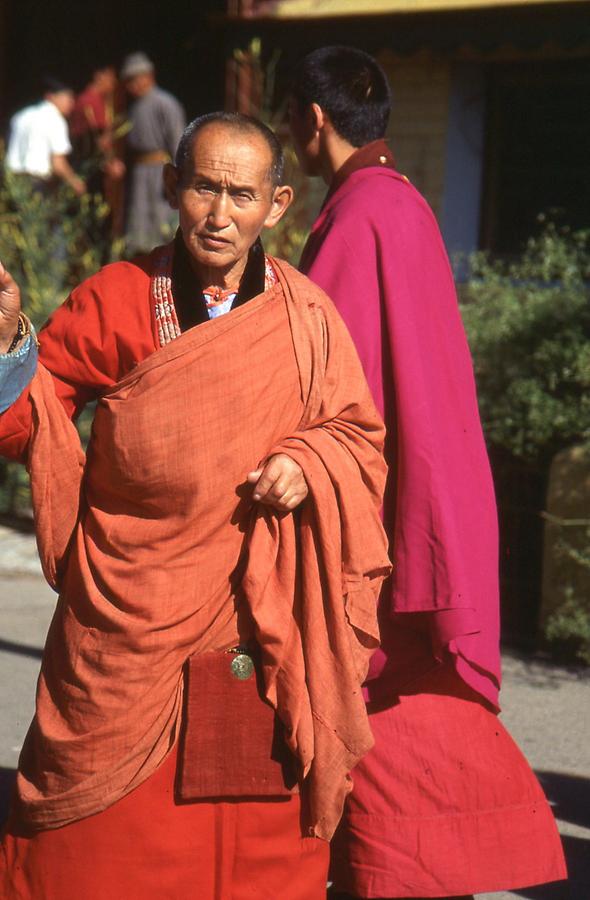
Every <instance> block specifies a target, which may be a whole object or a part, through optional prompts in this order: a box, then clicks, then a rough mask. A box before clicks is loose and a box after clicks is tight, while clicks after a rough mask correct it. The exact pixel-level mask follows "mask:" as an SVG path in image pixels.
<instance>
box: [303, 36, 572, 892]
mask: <svg viewBox="0 0 590 900" xmlns="http://www.w3.org/2000/svg"><path fill="white" fill-rule="evenodd" d="M389 112H390V93H389V87H388V84H387V79H386V76H385V74H384V73H383V71H382V70H381V69H380V67H379V66H378V64H377V63H376V62H375V60H374V59H372V57H370V56H368V55H367V54H365V53H363V52H361V51H359V50H355V49H352V48H346V47H326V48H322V49H319V50H316V51H314V52H313V53H311V54H309V55H308V56H307V57H305V59H304V60H303V61H302V62H301V63H300V64H299V66H298V68H297V69H296V71H295V73H294V77H293V79H292V83H291V89H290V113H289V119H290V127H291V133H292V136H293V141H294V145H295V149H296V152H297V156H298V158H299V162H300V164H301V166H302V168H303V170H304V172H305V173H306V174H308V175H311V176H318V175H319V176H322V177H323V178H324V180H325V182H326V183H327V184H328V185H329V189H328V193H327V196H326V198H325V201H324V204H323V206H322V209H321V211H320V213H319V215H318V217H317V219H316V221H315V223H314V225H313V228H312V231H311V234H310V236H309V239H308V242H307V244H306V246H305V249H304V252H303V256H302V260H301V269H302V271H304V272H305V273H306V274H307V275H309V277H311V278H312V280H314V281H316V282H317V284H319V285H320V286H321V287H322V288H323V289H324V290H326V292H327V293H328V294H329V295H330V296H331V297H332V299H333V301H334V302H335V304H336V307H337V308H338V310H339V312H340V314H341V315H342V317H343V318H344V320H345V322H346V324H347V325H348V328H349V329H350V331H351V334H352V337H353V339H354V342H355V344H356V348H357V351H358V353H359V356H360V359H361V362H362V364H363V367H364V370H365V374H366V376H367V379H368V382H369V385H370V387H371V389H372V393H373V397H374V399H375V401H376V405H377V407H378V409H379V411H380V412H381V413H382V415H383V417H384V419H385V423H386V426H387V432H388V437H387V441H386V457H387V460H388V463H389V466H390V475H389V482H388V486H387V490H386V495H385V503H384V510H383V516H384V522H385V525H386V531H387V533H388V537H389V541H390V548H391V554H390V555H391V557H392V560H393V563H394V569H393V576H392V577H391V578H390V579H389V581H388V582H386V584H385V586H384V589H383V591H382V594H381V601H380V629H381V648H380V649H379V650H378V651H377V652H376V653H375V655H374V656H373V659H372V663H371V667H370V671H369V677H368V680H367V682H366V684H365V687H364V690H365V695H366V700H367V703H368V707H369V711H370V714H371V715H370V719H371V724H372V729H373V734H374V737H375V747H374V748H373V750H372V751H371V752H370V753H369V754H368V755H367V756H366V757H365V758H364V760H363V761H362V762H361V763H360V764H359V765H358V766H357V768H356V769H355V771H354V773H353V776H354V785H355V786H354V791H353V794H352V795H351V796H350V798H349V802H348V804H347V807H346V811H345V817H344V819H343V822H342V825H341V827H340V829H339V832H338V833H337V836H336V838H335V840H334V842H333V847H332V874H331V877H332V880H333V888H332V890H333V892H334V896H335V897H338V898H345V897H351V896H352V897H363V898H374V897H379V898H385V897H388V898H391V897H395V898H400V897H408V898H409V897H412V898H416V897H439V898H441V897H445V898H447V897H459V896H462V897H465V896H467V895H471V894H472V893H479V892H483V891H498V890H505V889H509V888H515V887H522V886H525V885H532V884H539V883H544V882H548V881H554V880H560V879H563V878H565V877H566V870H565V863H564V860H563V853H562V849H561V843H560V840H559V835H558V833H557V829H556V826H555V822H554V819H553V816H552V813H551V810H550V808H549V806H548V804H547V801H546V799H545V797H544V795H543V792H542V790H541V788H540V786H539V784H538V782H537V780H536V778H535V776H534V774H533V773H532V771H531V769H530V767H529V765H528V763H527V762H526V760H525V759H524V757H523V756H522V754H521V752H520V751H519V749H518V748H517V747H516V745H515V744H514V742H513V741H512V739H511V738H510V736H509V735H508V733H507V732H506V730H505V729H504V727H503V726H502V724H501V723H500V721H499V719H498V717H497V713H498V711H499V705H498V692H499V688H500V656H499V602H498V530H497V517H496V507H495V500H494V490H493V483H492V478H491V473H490V467H489V463H488V458H487V453H486V447H485V443H484V438H483V434H482V429H481V425H480V421H479V414H478V407H477V397H476V390H475V383H474V377H473V369H472V363H471V358H470V354H469V349H468V346H467V341H466V338H465V333H464V330H463V326H462V323H461V318H460V314H459V309H458V305H457V299H456V294H455V289H454V284H453V278H452V273H451V269H450V266H449V262H448V259H447V255H446V252H445V248H444V245H443V241H442V238H441V235H440V233H439V230H438V227H437V224H436V220H435V218H434V215H433V213H432V211H431V210H430V208H429V206H428V204H427V203H426V202H425V200H424V198H423V197H421V195H420V194H419V193H418V191H417V190H416V189H415V188H414V187H413V186H412V185H411V184H410V183H409V181H408V179H407V178H406V177H405V176H404V175H402V174H400V173H399V172H397V171H396V169H395V166H394V160H393V157H392V154H391V152H390V150H389V148H388V146H387V144H386V143H385V141H384V139H383V138H384V135H385V132H386V127H387V122H388V118H389Z"/></svg>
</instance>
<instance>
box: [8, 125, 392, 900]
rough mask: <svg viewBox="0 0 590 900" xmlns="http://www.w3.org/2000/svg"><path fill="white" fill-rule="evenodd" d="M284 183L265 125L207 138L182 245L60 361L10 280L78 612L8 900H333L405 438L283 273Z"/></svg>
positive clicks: (17, 384) (28, 430)
mask: <svg viewBox="0 0 590 900" xmlns="http://www.w3.org/2000/svg"><path fill="white" fill-rule="evenodd" d="M282 165H283V162H282V152H281V148H280V145H279V144H278V142H277V140H276V138H275V136H274V134H273V133H272V132H271V131H270V130H269V129H267V128H266V126H264V125H262V124H261V123H260V122H258V121H257V120H255V119H251V118H246V117H243V116H239V115H231V114H225V113H217V114H212V115H209V116H205V117H203V118H200V119H197V120H196V121H194V122H193V123H192V124H191V125H190V126H189V127H188V128H187V130H186V131H185V133H184V135H183V137H182V140H181V142H180V145H179V148H178V153H177V157H176V165H174V166H173V165H169V166H167V167H166V170H165V184H166V193H167V196H168V199H169V202H170V205H171V206H172V207H173V208H175V209H178V212H179V219H180V230H179V233H178V234H177V236H176V239H175V240H174V242H173V243H171V244H170V245H168V246H164V247H158V248H156V249H155V250H154V251H153V252H152V253H151V254H150V255H149V256H146V257H143V258H140V259H137V260H135V261H133V262H120V263H115V264H114V265H110V266H107V267H106V268H104V269H103V270H102V271H100V272H99V273H98V274H97V275H95V276H93V277H91V278H90V279H88V280H87V281H86V282H84V283H83V284H81V285H80V286H79V287H78V288H77V289H76V290H75V291H74V292H73V293H72V295H71V296H70V298H69V299H68V300H67V301H66V303H64V305H63V306H62V307H60V308H59V309H58V310H57V311H56V312H55V313H54V315H53V316H52V317H51V319H50V320H49V322H48V324H47V325H46V327H45V328H44V329H43V331H42V332H41V333H40V350H39V361H38V362H37V361H36V358H35V357H36V353H37V351H36V345H35V338H34V334H32V333H28V332H29V331H30V326H29V324H28V322H27V320H26V319H25V318H24V317H22V315H20V303H19V296H18V288H17V286H16V285H15V283H14V281H13V280H12V279H11V278H10V276H9V274H8V273H7V272H6V271H4V270H1V272H0V277H1V282H2V283H1V294H0V350H1V351H2V354H3V355H2V356H1V357H0V363H1V365H2V374H3V380H4V386H3V387H2V391H1V396H2V401H3V404H2V405H3V407H4V408H5V411H4V412H3V414H2V416H1V417H0V448H1V450H2V452H3V453H4V454H5V455H6V456H7V457H9V458H13V459H15V458H18V459H22V460H23V461H25V462H26V463H27V466H28V469H29V472H30V476H31V486H32V496H33V505H34V509H35V516H36V527H37V535H38V544H39V549H40V554H41V559H42V563H43V567H44V570H45V573H46V576H47V578H48V580H49V582H50V583H51V584H52V585H53V586H54V587H55V588H56V589H57V590H58V591H59V601H58V605H57V609H56V612H55V616H54V619H53V621H52V624H51V628H50V631H49V635H48V638H47V644H46V647H45V652H44V656H43V663H42V669H41V675H40V679H39V686H38V692H37V706H36V713H35V717H34V720H33V722H32V724H31V727H30V730H29V732H28V735H27V737H26V740H25V744H24V747H23V751H22V754H21V758H20V761H19V771H18V777H17V787H16V796H15V800H14V805H13V810H12V813H11V817H10V820H9V823H8V828H7V831H6V834H5V836H4V840H3V856H2V865H3V870H2V875H1V877H0V884H1V885H2V890H0V893H1V894H2V896H3V897H6V898H19V900H24V898H26V900H33V898H34V900H42V898H47V900H49V898H51V900H58V898H59V900H80V898H82V897H83V898H84V900H107V898H108V900H112V898H113V897H117V898H118V897H125V898H126V900H156V898H158V900H160V898H163V897H169V898H178V900H180V898H188V897H199V898H201V897H202V898H207V897H211V898H213V897H216V898H230V897H231V898H234V900H237V898H244V900H246V898H251V897H263V896H264V897H273V898H274V897H281V898H283V900H313V898H320V897H323V896H324V893H325V885H326V870H327V864H328V852H327V848H328V844H327V840H329V838H330V837H331V836H332V833H333V831H334V829H335V827H336V825H337V823H338V820H339V818H340V815H341V812H342V807H343V803H344V797H345V795H346V794H347V793H348V791H349V790H350V787H351V783H350V778H349V775H348V772H349V771H350V769H351V768H352V767H353V766H354V765H355V763H356V762H357V761H358V759H359V758H360V756H361V755H362V754H363V753H364V752H366V751H367V750H368V749H369V747H370V745H371V743H372V738H371V734H370V730H369V727H368V721H367V718H366V715H365V706H364V702H363V698H362V692H361V688H360V685H361V683H362V681H363V679H364V677H365V675H366V672H367V667H368V659H369V656H370V654H371V653H372V651H373V650H374V648H375V646H376V634H377V626H376V597H377V595H378V592H379V589H380V585H381V581H382V579H383V577H384V576H385V575H386V574H387V572H388V559H387V553H386V540H385V536H384V533H383V530H382V527H381V523H380V519H379V508H380V505H381V500H382V490H383V486H384V480H385V469H384V463H383V459H382V455H381V446H382V442H383V426H382V423H381V420H380V418H379V416H378V414H377V413H376V410H375V408H374V406H373V403H372V400H371V397H370V393H369V390H368V387H367V384H366V381H365V379H364V376H363V373H362V369H361V366H360V363H359V361H358V357H357V356H356V353H355V351H354V348H353V346H352V342H351V341H350V338H349V336H348V333H347V331H346V328H345V326H344V324H343V323H342V322H341V320H340V318H339V316H338V314H337V313H336V312H335V310H334V308H333V306H332V304H331V302H330V300H329V299H328V298H327V297H326V295H325V294H324V293H323V292H322V291H321V290H320V289H319V288H317V287H315V286H314V285H313V284H312V283H311V282H310V281H308V279H307V278H305V277H304V276H302V275H300V274H299V273H298V272H297V271H295V270H294V269H292V268H291V267H290V266H288V265H287V264H286V263H284V262H281V261H279V260H276V259H273V258H271V257H268V256H266V255H265V253H264V251H263V249H262V246H261V243H260V240H259V235H260V232H261V230H262V229H263V228H264V227H272V226H273V225H275V224H276V223H277V222H278V221H279V219H280V218H281V217H282V215H283V214H284V212H285V210H286V209H287V207H288V205H289V203H290V200H291V197H292V191H291V188H289V187H288V186H285V185H283V184H282ZM90 401H96V402H97V407H96V413H95V417H94V424H93V430H92V438H91V440H90V445H89V447H88V451H87V454H86V455H84V453H83V452H82V449H81V446H80V442H79V440H78V437H77V433H76V431H75V428H74V425H73V424H72V421H71V418H73V417H75V416H76V415H77V414H78V413H79V412H80V410H81V409H82V408H83V407H84V406H85V404H87V403H88V402H90ZM275 710H276V715H275V712H274V711H275ZM269 714H270V719H269ZM177 747H179V749H178V750H177Z"/></svg>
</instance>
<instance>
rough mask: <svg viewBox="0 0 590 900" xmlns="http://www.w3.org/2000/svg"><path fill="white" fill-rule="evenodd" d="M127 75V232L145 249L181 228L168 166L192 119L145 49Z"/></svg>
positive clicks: (130, 59) (135, 249)
mask: <svg viewBox="0 0 590 900" xmlns="http://www.w3.org/2000/svg"><path fill="white" fill-rule="evenodd" d="M121 79H122V81H123V82H124V84H125V89H126V91H127V93H128V94H129V95H130V96H131V97H132V98H133V102H132V103H131V106H130V108H129V113H128V118H129V122H130V124H131V130H130V132H129V134H128V136H127V153H128V167H129V176H128V187H127V190H128V195H127V215H126V224H125V235H126V239H127V247H128V250H129V252H130V253H140V252H145V251H148V250H151V248H152V247H153V246H154V244H162V243H164V242H165V241H167V240H169V239H170V236H171V235H172V234H173V233H174V230H175V228H176V225H177V223H176V221H174V220H173V219H172V218H171V210H170V207H169V205H168V203H167V201H166V198H165V196H164V188H163V183H162V167H163V166H164V164H165V163H167V162H170V160H171V159H173V157H174V154H175V153H176V147H177V145H178V142H179V140H180V136H181V134H182V132H183V130H184V126H185V124H186V122H185V114H184V110H183V108H182V106H181V105H180V103H179V102H178V100H177V99H176V98H175V97H173V96H172V94H170V93H168V92H167V91H163V90H162V89H161V88H160V87H158V85H157V84H156V77H155V72H154V64H153V62H152V61H151V59H149V57H148V56H146V54H145V53H131V54H130V55H129V56H127V57H126V58H125V60H124V62H123V66H122V68H121Z"/></svg>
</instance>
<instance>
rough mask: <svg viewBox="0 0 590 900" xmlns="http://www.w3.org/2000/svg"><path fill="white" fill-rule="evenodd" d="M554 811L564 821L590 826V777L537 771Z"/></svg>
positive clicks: (584, 826)
mask: <svg viewBox="0 0 590 900" xmlns="http://www.w3.org/2000/svg"><path fill="white" fill-rule="evenodd" d="M536 775H537V778H538V779H539V781H540V782H541V784H542V786H543V790H544V791H545V794H546V795H547V798H548V799H549V801H550V803H551V805H552V806H553V812H554V813H555V815H556V817H557V818H558V819H561V820H562V822H571V823H572V825H580V826H581V827H582V828H590V778H583V777H582V776H581V775H566V774H564V773H563V772H543V771H540V772H537V773H536Z"/></svg>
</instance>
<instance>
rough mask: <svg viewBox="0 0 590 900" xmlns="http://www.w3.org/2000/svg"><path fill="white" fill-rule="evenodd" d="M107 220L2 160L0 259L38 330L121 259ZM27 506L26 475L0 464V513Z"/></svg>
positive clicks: (105, 212)
mask: <svg viewBox="0 0 590 900" xmlns="http://www.w3.org/2000/svg"><path fill="white" fill-rule="evenodd" d="M108 216H109V209H108V206H107V205H106V204H105V203H104V201H103V200H102V198H101V197H100V196H98V195H91V194H87V195H84V196H83V197H81V198H80V199H78V198H76V197H75V196H74V195H73V193H72V192H71V190H70V189H69V188H67V187H66V186H64V187H60V188H59V189H58V190H57V191H56V192H55V193H54V194H51V196H49V197H44V196H42V195H41V194H40V193H36V192H34V191H32V190H31V189H30V186H29V184H28V183H27V182H26V181H23V180H22V179H19V178H18V177H16V178H15V177H14V176H13V175H11V174H10V173H9V172H6V171H5V172H3V173H2V160H1V158H0V259H1V260H2V262H3V263H4V265H5V266H6V268H7V269H8V270H9V271H10V273H11V274H12V275H13V277H14V278H15V280H16V281H17V283H18V285H19V287H20V289H21V295H22V303H23V309H24V311H25V312H26V313H27V315H28V316H29V318H30V319H31V320H32V322H33V323H34V325H35V326H36V327H37V328H38V327H40V326H41V325H42V324H43V323H44V322H45V320H46V319H47V318H48V316H49V315H50V314H51V312H52V311H53V310H54V309H55V308H56V307H57V306H58V305H59V304H60V303H62V302H63V300H64V299H65V298H66V296H67V295H68V294H69V292H70V291H71V290H72V288H73V287H74V286H75V285H76V284H78V283H79V282H80V281H82V279H84V278H86V277H87V276H89V275H91V274H92V273H93V272H96V270H97V269H99V268H100V266H101V265H102V264H103V263H105V262H108V261H110V260H111V259H113V258H116V257H117V256H118V255H119V254H120V252H121V250H122V247H121V246H120V245H119V244H114V245H113V244H112V243H111V239H110V235H109V228H108ZM86 425H87V423H85V426H86ZM28 506H29V494H28V482H27V478H26V475H25V473H24V471H22V470H21V468H20V466H15V465H10V464H7V463H5V462H4V461H3V460H0V512H3V513H6V512H9V513H21V512H23V511H25V510H26V509H27V508H28Z"/></svg>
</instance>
